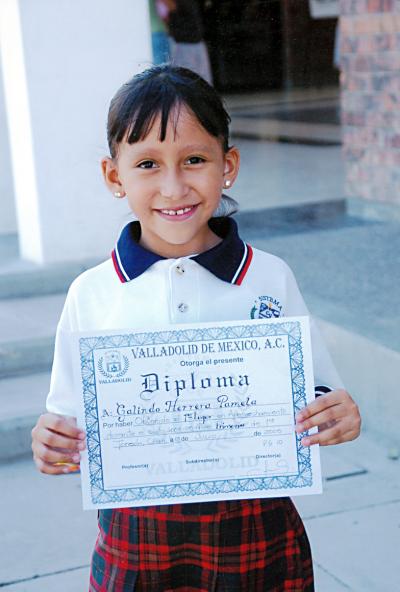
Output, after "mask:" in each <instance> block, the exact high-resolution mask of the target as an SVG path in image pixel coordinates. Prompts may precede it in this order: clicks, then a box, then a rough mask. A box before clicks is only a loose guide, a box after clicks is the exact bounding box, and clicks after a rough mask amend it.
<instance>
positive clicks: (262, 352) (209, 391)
mask: <svg viewBox="0 0 400 592" xmlns="http://www.w3.org/2000/svg"><path fill="white" fill-rule="evenodd" d="M307 330H308V325H307V323H306V321H305V320H304V319H303V318H302V319H300V320H299V319H296V320H295V321H293V320H291V319H288V320H285V321H280V322H278V321H268V322H265V321H261V322H257V323H255V322H253V321H252V322H250V323H246V324H245V325H243V324H240V325H238V324H237V323H236V325H235V324H234V323H226V322H223V323H219V324H218V325H217V326H215V324H212V325H211V324H210V323H201V324H197V325H185V326H182V327H180V328H179V330H172V331H168V332H155V331H154V330H152V331H151V332H149V333H143V332H142V333H140V334H139V333H137V334H135V333H127V334H123V335H121V334H120V333H118V334H117V333H116V332H112V331H110V332H107V333H106V335H101V336H99V337H98V338H97V340H96V338H93V337H86V339H87V342H85V337H83V338H81V340H80V359H81V375H82V382H81V388H82V389H83V391H82V396H83V400H82V402H83V405H82V420H81V421H82V423H83V424H86V428H88V426H90V434H91V435H90V436H88V451H89V453H88V459H87V464H85V462H83V464H82V480H83V486H84V487H83V489H84V499H85V507H121V506H124V505H125V506H126V505H139V506H140V505H151V504H157V503H173V502H174V501H176V502H178V501H179V502H182V501H184V502H189V501H194V500H197V501H203V500H204V501H209V500H214V499H235V498H241V497H242V498H243V497H244V498H246V497H256V496H261V497H266V496H276V495H289V494H290V495H293V489H296V488H299V487H303V486H304V487H303V490H304V491H305V490H307V492H315V491H316V488H315V486H314V484H313V475H312V472H313V470H314V464H315V462H314V456H312V455H313V453H310V450H309V449H303V448H302V447H301V439H300V438H299V437H298V436H297V435H296V433H295V431H294V415H295V413H296V411H297V410H298V409H300V408H301V407H302V406H304V405H305V404H307V401H308V400H312V398H313V377H312V366H311V354H310V347H309V336H308V333H307ZM158 340H159V342H157V341H158ZM85 347H86V349H85ZM82 352H83V353H82ZM86 352H87V354H86ZM85 356H86V357H85ZM88 368H89V369H91V373H90V374H89V376H90V379H88V378H87V372H88ZM91 381H92V382H91ZM92 436H93V442H91V437H92ZM310 454H311V456H312V458H311V456H310ZM303 462H304V463H305V466H304V467H303V465H302V463H303ZM316 469H317V472H318V467H316ZM86 475H87V476H86ZM249 478H250V479H251V482H250V481H249ZM292 478H293V479H294V480H293V479H292ZM285 479H286V480H285ZM317 488H318V487H317ZM289 492H290V493H289ZM171 500H172V501H171Z"/></svg>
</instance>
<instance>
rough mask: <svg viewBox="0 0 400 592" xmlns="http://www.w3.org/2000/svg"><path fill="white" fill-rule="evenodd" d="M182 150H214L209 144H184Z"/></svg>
mask: <svg viewBox="0 0 400 592" xmlns="http://www.w3.org/2000/svg"><path fill="white" fill-rule="evenodd" d="M182 150H183V151H185V152H186V151H188V152H212V148H210V146H209V145H208V144H189V145H188V146H184V147H183V148H182Z"/></svg>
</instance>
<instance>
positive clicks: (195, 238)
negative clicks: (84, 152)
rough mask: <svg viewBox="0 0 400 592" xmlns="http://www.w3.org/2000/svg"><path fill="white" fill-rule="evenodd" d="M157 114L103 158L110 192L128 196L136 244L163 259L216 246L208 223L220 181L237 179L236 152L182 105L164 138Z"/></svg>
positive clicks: (173, 117) (174, 113) (218, 193)
mask: <svg viewBox="0 0 400 592" xmlns="http://www.w3.org/2000/svg"><path fill="white" fill-rule="evenodd" d="M159 130H160V117H159V116H158V117H156V118H155V120H154V122H153V124H152V127H151V129H150V131H149V133H148V134H147V136H145V138H144V139H142V140H139V141H137V142H134V143H132V144H129V143H128V142H127V141H126V140H123V141H122V142H120V143H119V144H118V151H117V154H116V157H115V158H114V159H111V158H105V159H103V162H102V166H103V173H104V176H105V179H106V182H107V184H108V186H109V188H110V189H111V191H113V192H118V193H122V194H123V195H126V197H127V199H128V202H129V206H130V208H131V210H132V211H133V213H134V214H135V215H136V217H137V218H138V219H139V221H140V226H141V238H140V244H141V245H142V246H144V247H145V248H147V249H149V250H150V251H153V252H155V253H157V254H159V255H162V256H163V257H172V258H177V257H182V256H187V255H192V254H193V253H201V252H203V251H206V250H208V249H210V248H212V247H214V246H215V245H216V244H218V242H220V238H219V237H218V236H216V235H215V234H214V233H213V232H212V231H211V230H210V228H209V226H208V221H209V220H210V218H211V217H212V216H213V213H214V212H215V210H216V209H217V207H218V205H219V201H220V199H221V194H222V188H223V185H224V181H226V180H227V179H229V181H230V182H231V184H232V182H233V181H234V180H235V178H236V175H237V172H238V168H239V152H238V150H237V149H236V148H231V149H230V150H228V152H226V153H225V152H224V150H223V148H222V142H221V140H220V139H219V138H216V137H215V136H212V135H211V134H210V133H209V132H208V131H207V130H206V129H204V128H203V127H202V125H201V124H200V123H199V121H198V120H197V119H196V117H195V116H194V115H193V114H192V113H191V112H190V111H189V110H188V109H187V108H186V107H184V106H182V107H181V108H179V107H176V108H175V109H174V111H173V113H171V117H170V122H169V125H168V128H167V133H166V137H165V139H164V140H163V141H160V138H159Z"/></svg>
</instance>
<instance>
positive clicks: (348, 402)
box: [296, 390, 361, 446]
mask: <svg viewBox="0 0 400 592" xmlns="http://www.w3.org/2000/svg"><path fill="white" fill-rule="evenodd" d="M296 424H297V425H296V432H297V433H298V434H301V433H302V432H305V431H307V430H309V429H310V428H313V427H317V428H318V433H317V434H313V435H311V436H305V437H304V438H303V439H302V441H301V443H302V444H303V446H311V445H312V444H319V445H320V446H328V445H330V444H340V443H342V442H349V441H350V440H354V439H355V438H357V437H358V436H359V434H360V429H361V417H360V412H359V409H358V406H357V405H356V404H355V402H354V401H353V399H352V398H351V397H350V395H349V393H348V392H347V391H344V390H336V391H331V392H329V393H327V394H326V395H322V396H320V397H318V398H317V399H315V401H313V402H312V403H310V404H309V405H307V407H305V408H304V409H302V410H301V411H300V412H299V413H298V414H297V417H296Z"/></svg>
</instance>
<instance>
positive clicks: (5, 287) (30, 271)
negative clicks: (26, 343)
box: [0, 244, 106, 300]
mask: <svg viewBox="0 0 400 592" xmlns="http://www.w3.org/2000/svg"><path fill="white" fill-rule="evenodd" d="M0 247H1V244H0ZM1 252H2V250H1V248H0V254H1ZM105 258H106V257H104V259H105ZM98 263H100V260H99V259H96V260H87V261H80V262H67V263H60V264H57V265H45V266H39V265H35V264H33V263H29V262H27V261H21V260H19V259H14V260H12V261H11V262H10V263H5V264H4V263H3V264H2V265H1V266H0V300H2V299H7V298H28V297H31V296H45V295H48V294H60V293H65V292H66V291H67V290H68V287H69V285H70V284H71V282H72V280H73V279H74V278H76V276H78V275H79V274H80V273H82V272H83V271H85V270H86V269H89V268H90V267H93V266H94V265H97V264H98Z"/></svg>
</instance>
